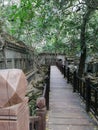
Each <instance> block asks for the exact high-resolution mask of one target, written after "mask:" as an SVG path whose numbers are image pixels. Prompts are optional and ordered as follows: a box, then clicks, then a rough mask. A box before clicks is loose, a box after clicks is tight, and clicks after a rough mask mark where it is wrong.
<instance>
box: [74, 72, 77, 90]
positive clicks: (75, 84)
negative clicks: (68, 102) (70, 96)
mask: <svg viewBox="0 0 98 130" xmlns="http://www.w3.org/2000/svg"><path fill="white" fill-rule="evenodd" d="M76 78H77V77H76V71H74V75H73V92H76V88H77V87H76V86H77V80H76Z"/></svg>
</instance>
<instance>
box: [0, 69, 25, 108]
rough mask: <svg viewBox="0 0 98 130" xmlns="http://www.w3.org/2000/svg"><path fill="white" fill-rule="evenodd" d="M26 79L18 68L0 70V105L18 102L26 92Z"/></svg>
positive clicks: (10, 104) (6, 105) (5, 105)
mask: <svg viewBox="0 0 98 130" xmlns="http://www.w3.org/2000/svg"><path fill="white" fill-rule="evenodd" d="M26 86H27V80H26V78H25V75H24V73H23V72H22V70H20V69H5V70H0V107H8V106H12V105H14V104H17V103H20V102H22V101H23V100H24V98H25V94H26Z"/></svg>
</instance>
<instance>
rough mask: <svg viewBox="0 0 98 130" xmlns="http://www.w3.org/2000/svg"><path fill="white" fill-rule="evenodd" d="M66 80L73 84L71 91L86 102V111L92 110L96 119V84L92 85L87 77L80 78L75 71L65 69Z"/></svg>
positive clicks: (97, 96)
mask: <svg viewBox="0 0 98 130" xmlns="http://www.w3.org/2000/svg"><path fill="white" fill-rule="evenodd" d="M67 82H68V83H71V84H72V86H73V92H77V93H78V94H79V95H80V96H81V98H82V99H83V101H84V102H85V104H86V108H85V109H86V111H87V112H92V113H93V115H94V116H95V117H96V119H97V120H98V84H96V86H95V85H93V84H92V82H91V81H90V79H89V78H85V79H83V78H80V77H79V76H78V74H77V73H76V71H74V73H73V74H71V73H70V69H69V68H68V69H67Z"/></svg>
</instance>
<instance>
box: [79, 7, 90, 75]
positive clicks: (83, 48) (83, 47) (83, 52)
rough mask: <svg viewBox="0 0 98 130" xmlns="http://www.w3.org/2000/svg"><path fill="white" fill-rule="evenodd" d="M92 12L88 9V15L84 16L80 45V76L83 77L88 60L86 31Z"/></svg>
mask: <svg viewBox="0 0 98 130" xmlns="http://www.w3.org/2000/svg"><path fill="white" fill-rule="evenodd" d="M91 12H92V11H91V10H90V9H87V13H86V14H85V15H84V16H83V23H82V26H81V34H80V44H81V56H80V63H79V70H78V75H79V76H80V77H82V74H83V73H84V68H85V60H86V38H85V33H86V32H85V31H86V24H87V22H88V20H89V16H90V14H91Z"/></svg>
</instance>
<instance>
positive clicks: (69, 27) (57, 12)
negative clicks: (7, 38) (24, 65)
mask: <svg viewBox="0 0 98 130" xmlns="http://www.w3.org/2000/svg"><path fill="white" fill-rule="evenodd" d="M7 2H8V3H7ZM5 3H7V4H5ZM12 3H13V4H12ZM0 6H1V8H0V19H1V20H2V21H4V23H3V25H2V30H4V31H7V32H8V33H9V34H11V35H13V36H15V37H16V38H18V39H20V40H23V41H24V42H25V43H26V44H29V45H31V46H33V47H34V48H37V49H38V50H40V51H49V52H56V53H58V52H61V53H66V54H70V53H72V54H73V55H76V54H77V53H79V51H82V50H81V44H80V33H81V25H82V19H83V17H84V15H85V13H86V11H87V9H88V8H91V10H96V9H97V7H98V1H97V0H66V1H65V0H20V1H18V3H17V2H13V0H10V1H9V0H3V1H2V2H1V4H0ZM97 22H98V11H97V10H96V11H95V12H94V13H92V14H91V16H90V19H89V21H88V22H87V25H86V32H85V33H86V34H85V35H86V44H87V49H88V51H87V52H88V54H89V53H91V52H92V53H93V52H97V50H98V44H97V43H98V37H97V34H98V33H97V32H98V31H97V30H98V28H97Z"/></svg>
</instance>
